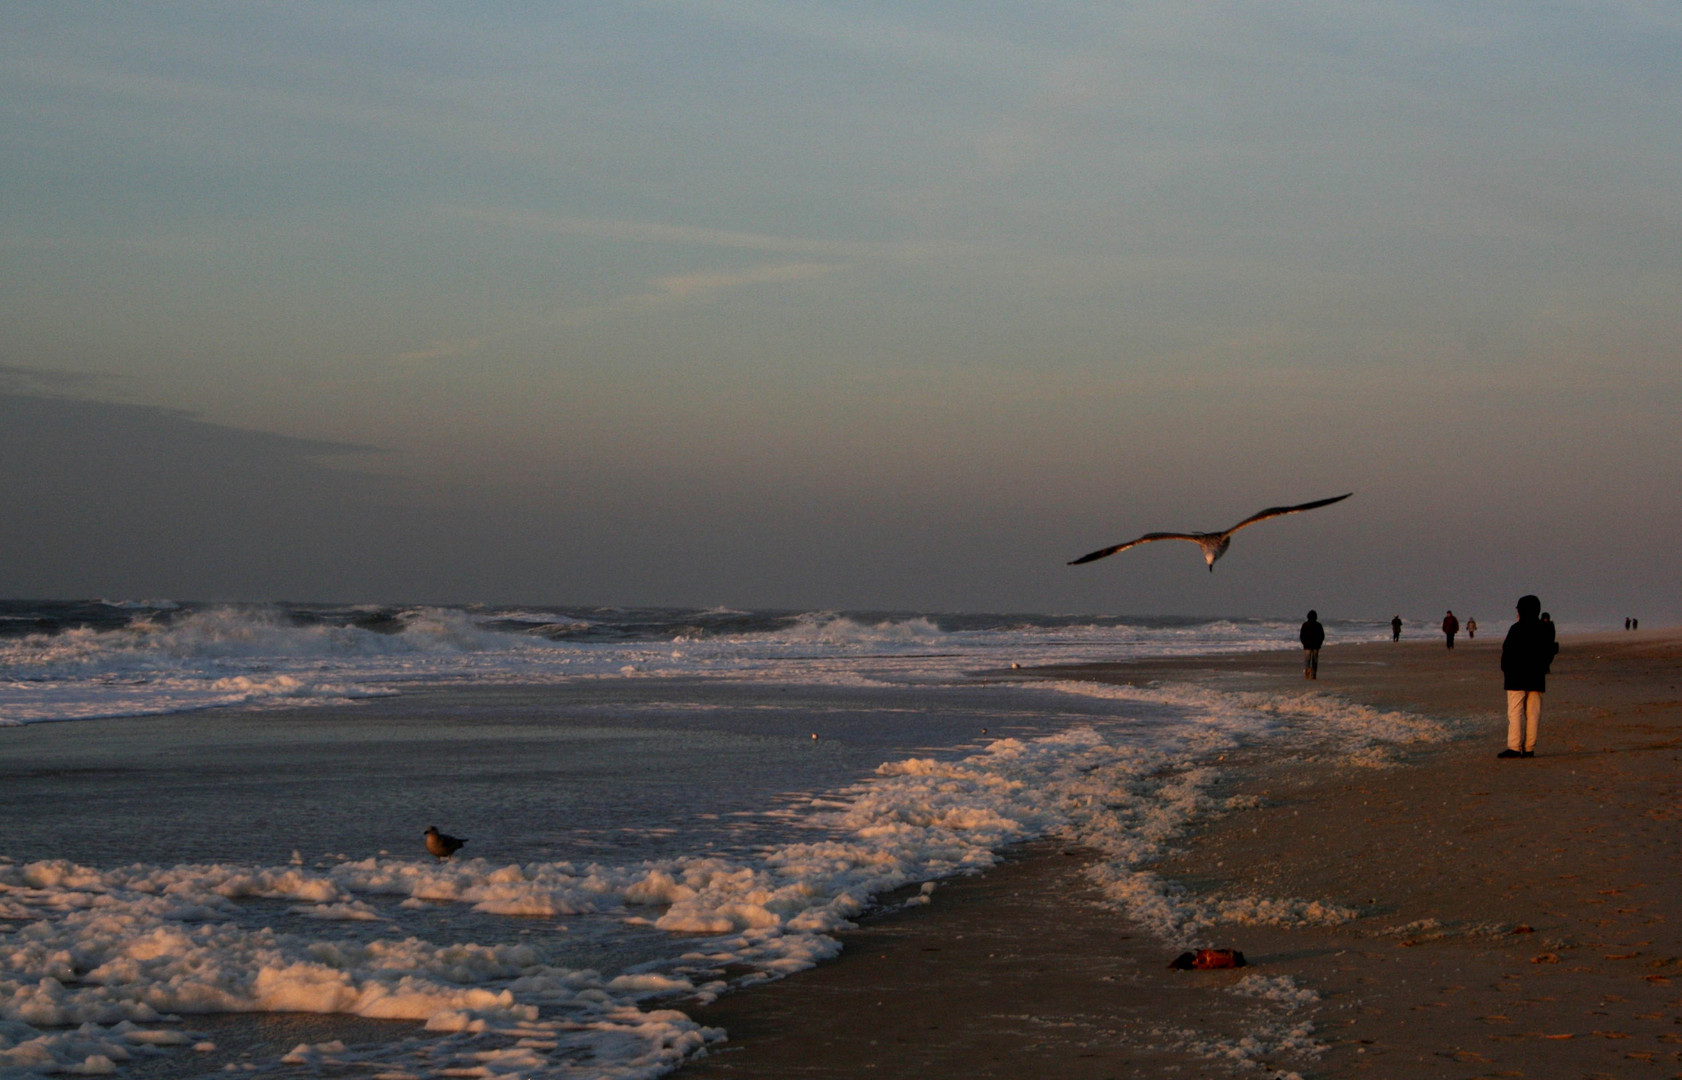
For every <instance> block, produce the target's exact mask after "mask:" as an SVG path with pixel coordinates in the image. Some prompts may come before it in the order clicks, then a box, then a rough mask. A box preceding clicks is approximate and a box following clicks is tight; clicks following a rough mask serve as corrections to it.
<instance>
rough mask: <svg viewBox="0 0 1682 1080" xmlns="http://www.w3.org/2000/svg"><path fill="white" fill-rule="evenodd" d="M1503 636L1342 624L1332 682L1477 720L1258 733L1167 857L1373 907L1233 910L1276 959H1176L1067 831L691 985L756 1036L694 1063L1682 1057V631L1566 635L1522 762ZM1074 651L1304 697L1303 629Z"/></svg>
mask: <svg viewBox="0 0 1682 1080" xmlns="http://www.w3.org/2000/svg"><path fill="white" fill-rule="evenodd" d="M1498 649H1499V638H1498V637H1496V638H1492V639H1490V640H1487V641H1485V640H1479V641H1472V642H1465V643H1463V644H1462V645H1461V646H1460V647H1459V648H1457V649H1455V650H1454V651H1452V652H1450V651H1448V650H1445V649H1444V648H1442V646H1441V644H1440V643H1436V642H1413V643H1409V642H1404V643H1401V644H1399V645H1393V644H1390V643H1383V644H1363V645H1345V646H1336V645H1334V646H1331V647H1329V648H1327V649H1326V650H1325V651H1324V652H1323V653H1322V658H1321V668H1320V671H1321V674H1320V680H1319V682H1318V683H1317V684H1316V685H1315V686H1314V687H1313V689H1312V690H1311V691H1309V692H1314V693H1333V694H1338V695H1341V696H1345V697H1347V698H1349V699H1351V700H1354V701H1357V702H1362V703H1366V704H1371V705H1374V706H1379V707H1383V708H1391V709H1397V708H1400V709H1407V710H1409V711H1412V712H1415V713H1419V714H1424V715H1427V716H1434V717H1440V718H1444V719H1447V720H1450V721H1453V722H1455V723H1456V724H1459V725H1462V730H1463V731H1464V732H1465V733H1466V734H1465V735H1464V736H1463V737H1461V738H1458V739H1456V740H1453V741H1450V742H1447V743H1434V744H1429V745H1425V746H1422V747H1420V748H1418V749H1416V750H1411V751H1409V752H1407V753H1406V754H1405V755H1404V756H1403V757H1402V758H1401V759H1400V760H1399V761H1398V762H1393V763H1391V764H1390V765H1389V766H1388V767H1372V766H1371V765H1357V764H1355V763H1353V762H1347V761H1340V760H1338V758H1337V757H1336V756H1335V755H1330V756H1327V755H1324V754H1309V755H1303V756H1300V757H1289V756H1286V757H1281V756H1277V755H1263V754H1243V753H1240V754H1233V755H1229V756H1228V759H1227V760H1225V761H1223V762H1221V763H1220V767H1221V768H1222V769H1223V770H1224V775H1223V780H1222V788H1223V792H1224V793H1225V794H1228V795H1231V794H1250V795H1254V796H1256V797H1257V800H1258V801H1259V805H1258V806H1257V807H1256V808H1254V809H1249V810H1244V811H1240V812H1237V813H1233V814H1229V815H1227V816H1226V817H1224V818H1221V819H1219V820H1216V821H1212V822H1208V823H1205V824H1204V825H1202V826H1200V827H1199V828H1198V829H1197V831H1196V832H1195V833H1194V834H1193V835H1191V836H1189V837H1187V838H1186V840H1185V843H1184V844H1183V845H1182V847H1181V850H1180V851H1179V853H1177V854H1176V855H1175V856H1173V857H1172V858H1171V859H1169V860H1168V861H1166V862H1164V863H1163V864H1161V865H1160V866H1158V867H1156V868H1155V869H1156V870H1157V871H1158V872H1159V873H1161V874H1162V875H1164V876H1165V877H1167V878H1169V879H1171V880H1174V881H1176V882H1179V883H1181V884H1182V885H1184V886H1185V887H1186V888H1187V889H1188V890H1190V893H1191V894H1192V895H1193V896H1200V897H1206V898H1220V897H1223V896H1232V897H1236V896H1249V895H1259V896H1271V897H1302V898H1312V899H1318V900H1322V901H1326V902H1329V903H1331V904H1335V905H1341V906H1344V907H1347V908H1349V909H1351V910H1352V911H1354V912H1355V913H1356V917H1354V918H1352V919H1350V920H1349V921H1345V922H1342V923H1339V924H1336V925H1320V926H1298V927H1294V928H1293V927H1284V926H1262V925H1225V926H1217V927H1215V928H1213V929H1212V930H1210V931H1208V934H1209V935H1210V936H1213V937H1216V938H1218V939H1219V941H1218V943H1219V944H1221V945H1225V946H1229V947H1235V948H1239V949H1242V950H1243V951H1244V953H1245V954H1246V956H1247V958H1248V959H1249V960H1250V963H1251V966H1250V967H1248V968H1245V969H1240V970H1235V971H1214V972H1178V971H1170V970H1168V969H1167V963H1168V961H1169V960H1170V959H1172V957H1173V953H1174V950H1173V948H1172V946H1170V945H1168V944H1166V943H1164V942H1162V941H1160V940H1157V939H1156V938H1154V937H1152V936H1151V935H1149V934H1147V933H1145V932H1144V931H1143V930H1141V929H1140V928H1138V927H1135V926H1132V925H1130V924H1129V923H1128V922H1126V921H1125V920H1124V919H1123V918H1122V917H1121V916H1119V915H1118V914H1117V913H1116V912H1115V911H1114V910H1112V909H1111V908H1108V907H1106V906H1105V905H1104V903H1103V898H1102V896H1101V894H1100V893H1099V891H1098V890H1097V889H1096V888H1095V886H1094V885H1093V884H1092V882H1091V879H1090V878H1089V877H1088V876H1087V875H1086V870H1087V868H1088V867H1089V866H1090V865H1092V864H1093V863H1094V862H1095V856H1093V855H1092V854H1091V853H1088V852H1083V851H1080V850H1077V849H1071V848H1067V847H1065V846H1062V845H1058V844H1056V843H1051V842H1042V843H1038V844H1034V845H1029V846H1026V847H1024V848H1022V849H1019V850H1018V851H1016V852H1015V853H1014V856H1013V858H1011V859H1010V860H1009V861H1007V862H1006V863H1005V864H1004V865H1002V866H1001V867H999V868H997V869H995V870H993V871H991V872H989V873H987V874H984V875H981V876H978V877H974V878H969V879H963V880H958V881H954V882H950V883H945V884H942V885H941V886H940V887H939V888H938V889H936V890H935V892H934V894H933V901H932V903H930V904H928V905H926V906H917V907H911V908H906V909H902V910H899V911H896V912H889V913H887V914H884V915H882V916H879V917H876V918H874V919H872V920H870V921H869V922H868V923H867V924H866V925H864V926H862V927H861V928H860V929H859V930H858V931H856V932H853V933H850V934H849V935H847V939H846V951H845V953H844V954H843V956H842V957H841V959H839V960H838V961H836V962H834V963H832V964H828V965H825V966H822V967H820V968H817V969H815V970H812V971H809V972H805V973H802V974H800V975H797V976H795V977H793V978H791V979H789V980H787V981H785V982H784V983H782V984H780V985H778V986H777V987H776V988H774V989H773V990H770V991H768V992H757V991H753V990H749V991H746V992H742V993H737V994H733V995H728V996H726V997H724V998H721V999H720V1000H719V1001H717V1002H715V1003H713V1004H712V1005H710V1006H707V1007H701V1008H694V1009H691V1010H690V1011H691V1012H692V1014H693V1015H694V1016H695V1017H696V1019H698V1020H700V1021H702V1022H703V1023H707V1024H716V1025H720V1026H723V1027H725V1028H727V1029H728V1030H729V1032H730V1042H729V1043H728V1044H727V1045H725V1046H723V1047H720V1048H718V1049H717V1050H715V1051H714V1052H713V1053H712V1054H711V1055H709V1056H708V1057H707V1058H705V1059H703V1060H700V1061H697V1062H695V1063H693V1064H691V1065H689V1066H686V1067H685V1068H684V1069H683V1070H682V1071H681V1073H680V1075H682V1076H685V1077H696V1078H699V1077H713V1076H716V1077H761V1076H763V1077H773V1076H774V1077H843V1076H847V1077H856V1076H862V1075H894V1076H909V1075H922V1076H951V1077H958V1076H966V1077H989V1076H998V1077H1005V1076H1010V1077H1022V1076H1033V1075H1044V1076H1056V1077H1069V1078H1083V1077H1134V1076H1137V1077H1145V1076H1151V1077H1157V1076H1161V1075H1164V1072H1165V1070H1171V1069H1174V1067H1176V1066H1177V1067H1178V1070H1177V1074H1178V1075H1199V1076H1201V1075H1250V1076H1290V1075H1291V1074H1293V1073H1295V1074H1300V1075H1302V1076H1304V1077H1365V1076H1372V1077H1418V1076H1443V1077H1492V1076H1508V1077H1579V1076H1593V1077H1624V1076H1666V1077H1668V1076H1676V1075H1678V1074H1682V896H1679V893H1678V889H1677V871H1678V851H1679V847H1678V843H1677V842H1678V840H1679V839H1682V836H1679V833H1682V772H1679V769H1678V762H1679V761H1682V694H1679V692H1678V686H1679V685H1682V635H1679V634H1677V633H1642V634H1640V635H1616V634H1614V635H1601V636H1570V637H1566V638H1565V639H1563V652H1562V653H1561V655H1560V658H1559V660H1558V661H1557V662H1556V664H1555V669H1554V671H1555V674H1554V675H1553V677H1551V678H1550V680H1549V693H1548V696H1547V703H1546V711H1545V713H1544V716H1543V722H1542V732H1541V740H1540V743H1539V746H1538V751H1537V756H1536V757H1535V758H1533V759H1528V760H1522V761H1502V760H1497V759H1496V757H1495V754H1496V752H1497V751H1498V750H1500V749H1501V747H1502V746H1503V745H1504V730H1505V727H1504V725H1505V719H1504V715H1503V711H1502V710H1503V695H1502V691H1501V682H1500V673H1499V670H1498V667H1497V652H1498ZM1012 674H1013V675H1014V676H1016V677H1021V674H1022V673H1020V672H1014V673H1012ZM1046 674H1047V676H1048V677H1055V678H1059V679H1067V678H1071V677H1074V678H1086V679H1096V680H1103V681H1114V682H1135V683H1141V682H1149V681H1176V682H1178V681H1184V682H1195V683H1199V684H1202V685H1218V686H1221V687H1223V688H1228V689H1240V690H1260V691H1268V692H1277V693H1302V692H1305V691H1304V688H1303V684H1302V679H1301V674H1300V654H1298V653H1297V652H1296V651H1294V650H1292V651H1282V652H1280V653H1274V654H1263V655H1249V656H1242V657H1229V658H1216V659H1195V660H1177V661H1170V662H1150V663H1138V664H1116V665H1091V666H1086V667H1082V668H1079V669H1071V668H1059V669H1056V670H1055V672H1052V671H1047V672H1046Z"/></svg>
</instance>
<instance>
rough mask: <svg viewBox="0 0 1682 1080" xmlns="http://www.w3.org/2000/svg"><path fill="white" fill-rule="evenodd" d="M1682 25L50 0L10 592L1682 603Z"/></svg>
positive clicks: (41, 77)
mask: <svg viewBox="0 0 1682 1080" xmlns="http://www.w3.org/2000/svg"><path fill="white" fill-rule="evenodd" d="M1678 56H1682V9H1678V7H1677V6H1676V5H1675V4H1673V3H1634V2H1628V3H1614V2H1608V3H1583V4H1559V3H1546V2H1521V3H1499V2H1492V3H1480V4H1466V3H1463V2H1460V0H1453V2H1446V0H1445V2H1440V3H1433V2H1414V3H1393V2H1391V3H1367V2H1362V0H1340V2H1337V3H1313V2H1297V3H1292V2H1284V3H1277V4H1255V3H1242V2H1240V3H1201V2H1194V0H1192V2H1188V0H1171V2H1162V3H1152V2H1140V3H1060V2H1056V0H1035V2H1032V3H1013V2H996V3H990V2H973V0H966V2H964V3H932V2H919V0H896V2H895V3H825V2H801V3H780V2H775V0H718V2H712V0H673V2H650V3H643V2H635V0H624V2H613V3H599V4H598V3H590V2H576V3H567V4H523V3H501V4H491V3H487V4H477V5H460V4H395V3H394V4H309V3H284V4H282V3H272V4H265V3H254V4H237V5H230V4H220V3H206V4H181V3H168V2H160V3H150V4H145V5H138V4H133V5H66V4H60V3H56V2H43V3H30V2H25V0H14V2H11V3H8V4H6V5H5V6H4V7H3V8H0V506H3V507H4V508H5V509H4V512H3V513H0V596H10V597H61V598H72V597H75V598H80V597H105V598H111V599H115V598H126V599H141V598H146V599H152V598H162V597H171V598H177V599H201V600H268V599H294V600H332V601H355V602H363V601H367V602H405V603H407V602H456V603H471V602H485V603H551V604H614V605H696V606H714V605H722V606H732V607H779V608H797V609H855V610H856V609H873V610H885V609H895V610H912V609H915V610H936V611H1037V612H1098V613H1119V614H1207V615H1279V614H1292V615H1297V616H1298V617H1300V613H1301V611H1302V610H1304V609H1306V608H1308V607H1315V608H1317V609H1318V610H1319V611H1320V612H1321V615H1322V617H1333V618H1346V617H1347V618H1363V617H1369V618H1386V619H1387V618H1388V617H1389V616H1390V615H1391V614H1392V613H1394V612H1401V613H1403V614H1404V615H1405V616H1406V617H1408V618H1440V617H1441V614H1442V611H1443V610H1444V609H1447V608H1454V609H1455V610H1456V611H1457V612H1459V613H1460V614H1462V616H1464V615H1466V614H1472V615H1475V616H1482V617H1483V618H1484V619H1486V620H1487V621H1488V622H1490V623H1491V624H1497V623H1499V622H1501V621H1504V620H1505V619H1507V618H1510V617H1511V609H1512V605H1513V601H1514V600H1515V599H1516V597H1517V596H1518V595H1520V594H1521V593H1525V592H1535V593H1537V594H1539V595H1541V596H1542V598H1543V600H1544V604H1545V606H1548V607H1550V608H1551V609H1552V610H1553V612H1554V614H1555V618H1556V619H1559V620H1560V621H1562V622H1566V623H1593V622H1601V623H1611V622H1613V621H1618V622H1620V623H1621V619H1622V618H1623V617H1624V616H1626V615H1632V614H1633V615H1636V616H1638V617H1641V618H1643V620H1644V622H1645V623H1646V624H1647V625H1652V626H1656V625H1660V624H1664V623H1675V622H1678V621H1682V589H1679V588H1678V577H1677V573H1676V570H1675V567H1674V560H1673V552H1674V549H1675V543H1676V537H1677V536H1678V535H1679V533H1682V434H1679V432H1682V424H1678V422H1677V416H1678V415H1679V414H1682V344H1679V343H1682V64H1678V63H1677V62H1676V58H1677V57H1678ZM1344 492H1354V497H1353V498H1351V499H1349V500H1347V501H1346V502H1343V503H1339V504H1337V505H1336V506H1332V507H1327V508H1325V509H1322V510H1317V511H1313V512H1311V513H1307V514H1301V515H1295V516H1292V517H1287V518H1282V519H1278V520H1275V521H1270V522H1267V523H1265V524H1261V525H1257V526H1255V527H1254V528H1251V529H1246V530H1245V531H1244V532H1242V533H1240V534H1239V535H1238V537H1237V538H1236V539H1235V540H1234V542H1233V546H1232V549H1231V551H1230V552H1229V553H1228V554H1227V555H1226V557H1225V558H1224V559H1222V560H1221V562H1220V563H1219V564H1218V565H1217V566H1216V568H1215V572H1214V573H1212V574H1211V573H1209V572H1207V571H1206V569H1205V568H1204V565H1203V562H1202V560H1201V558H1200V556H1199V553H1198V552H1197V550H1196V549H1195V548H1194V547H1192V546H1191V545H1189V544H1184V543H1172V544H1170V543H1163V544H1153V545H1148V546H1145V547H1142V548H1138V549H1134V550H1131V551H1128V552H1125V553H1122V554H1120V555H1117V556H1115V557H1113V558H1110V559H1107V560H1102V561H1099V562H1096V563H1092V564H1088V565H1085V566H1080V567H1070V566H1067V565H1065V564H1066V563H1067V561H1068V560H1070V559H1072V558H1075V557H1076V556H1078V555H1081V554H1083V553H1084V552H1086V551H1089V550H1092V549H1094V548H1096V547H1101V546H1106V545H1108V544H1112V543H1116V542H1119V541H1121V540H1125V539H1128V538H1130V537H1132V536H1135V535H1138V534H1140V533H1143V532H1146V531H1153V530H1211V529H1219V528H1224V527H1226V526H1228V525H1231V524H1233V523H1234V522H1236V521H1238V520H1240V519H1242V518H1244V517H1246V516H1248V515H1249V514H1251V513H1253V512H1255V511H1257V510H1260V509H1262V508H1263V507H1267V506H1273V505H1280V504H1286V503H1296V502H1304V501H1308V500H1310V499H1318V498H1324V497H1328V496H1331V495H1338V494H1342V493H1344Z"/></svg>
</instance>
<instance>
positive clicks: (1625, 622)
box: [1624, 615, 1629, 630]
mask: <svg viewBox="0 0 1682 1080" xmlns="http://www.w3.org/2000/svg"><path fill="white" fill-rule="evenodd" d="M1624 629H1625V630H1628V629H1629V616H1628V615H1625V616H1624Z"/></svg>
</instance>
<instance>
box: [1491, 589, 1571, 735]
mask: <svg viewBox="0 0 1682 1080" xmlns="http://www.w3.org/2000/svg"><path fill="white" fill-rule="evenodd" d="M1541 612H1542V601H1540V600H1538V599H1536V597H1534V596H1521V597H1519V600H1518V622H1516V623H1514V624H1513V625H1512V628H1511V629H1509V630H1508V631H1507V640H1505V641H1503V642H1502V643H1501V674H1502V685H1503V686H1505V687H1506V689H1507V748H1506V749H1505V750H1503V751H1501V752H1500V753H1499V754H1497V755H1495V756H1496V757H1504V758H1516V757H1534V756H1535V754H1536V729H1537V727H1538V726H1539V725H1540V724H1541V721H1542V694H1543V693H1544V692H1545V691H1546V690H1547V688H1548V668H1549V667H1551V666H1552V665H1553V662H1554V654H1555V653H1557V652H1559V645H1558V643H1557V642H1555V641H1554V632H1553V623H1552V622H1551V621H1550V622H1543V621H1542V620H1541V619H1540V618H1539V617H1538V616H1539V615H1540V614H1541Z"/></svg>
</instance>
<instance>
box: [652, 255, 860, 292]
mask: <svg viewBox="0 0 1682 1080" xmlns="http://www.w3.org/2000/svg"><path fill="white" fill-rule="evenodd" d="M834 269H835V267H834V266H833V265H830V264H827V263H811V262H802V263H784V264H783V265H781V266H755V267H751V268H749V269H747V270H736V271H710V272H704V273H699V274H673V275H671V276H669V277H660V278H655V279H654V282H653V284H654V286H655V287H656V288H657V289H659V290H660V292H662V293H665V294H667V295H670V296H697V295H705V294H707V293H714V292H719V291H722V290H725V289H739V288H743V287H745V286H748V285H783V284H787V283H789V282H794V281H810V280H812V279H813V278H817V277H822V276H823V275H824V274H827V273H829V272H830V271H831V270H834Z"/></svg>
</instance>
